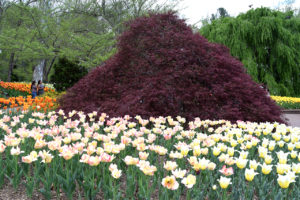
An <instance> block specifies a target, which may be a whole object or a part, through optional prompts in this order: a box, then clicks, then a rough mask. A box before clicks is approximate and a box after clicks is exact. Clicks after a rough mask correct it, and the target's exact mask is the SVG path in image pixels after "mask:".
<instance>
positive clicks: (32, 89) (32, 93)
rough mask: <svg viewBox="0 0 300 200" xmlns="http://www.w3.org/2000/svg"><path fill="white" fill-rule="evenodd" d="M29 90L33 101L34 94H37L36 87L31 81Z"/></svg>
mask: <svg viewBox="0 0 300 200" xmlns="http://www.w3.org/2000/svg"><path fill="white" fill-rule="evenodd" d="M30 88H31V96H32V98H33V99H34V98H35V97H36V93H37V86H36V84H35V81H32V83H31V87H30Z"/></svg>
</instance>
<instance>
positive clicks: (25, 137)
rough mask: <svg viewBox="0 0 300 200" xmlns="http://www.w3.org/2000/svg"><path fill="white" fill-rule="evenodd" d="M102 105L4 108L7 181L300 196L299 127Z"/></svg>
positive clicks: (187, 193)
mask: <svg viewBox="0 0 300 200" xmlns="http://www.w3.org/2000/svg"><path fill="white" fill-rule="evenodd" d="M96 114H97V113H95V112H94V113H90V114H88V115H85V114H83V113H82V112H75V111H73V112H71V113H67V114H64V112H63V111H59V112H54V111H52V112H48V113H40V112H31V111H30V112H29V111H23V112H17V113H12V114H6V113H3V112H2V111H0V127H1V128H0V131H1V135H0V152H1V156H0V168H1V169H2V170H1V171H0V185H3V184H4V182H5V181H7V179H8V180H9V182H10V183H11V184H12V185H13V187H14V188H17V187H18V186H19V185H20V184H24V185H25V186H26V192H27V194H28V196H31V195H32V194H33V192H34V191H38V192H40V193H42V194H43V195H44V197H45V198H46V199H50V198H51V195H52V194H53V193H55V192H56V193H57V195H58V196H59V195H60V194H61V192H63V193H64V194H65V195H66V196H67V197H68V198H69V199H72V197H73V194H74V193H75V191H77V192H78V191H79V193H80V194H81V195H82V197H84V198H85V199H94V198H95V196H96V195H99V194H100V195H101V198H105V199H123V198H125V197H126V198H129V199H132V198H136V199H150V198H155V199H158V198H159V199H179V198H185V199H253V198H254V196H256V197H258V198H259V199H275V198H276V199H286V198H287V196H288V198H291V199H299V197H300V191H299V186H300V182H299V178H298V174H299V172H300V164H299V161H300V153H299V148H300V140H299V137H300V129H299V128H292V127H287V126H285V125H283V124H278V123H273V124H271V123H260V124H257V123H249V122H247V123H246V122H242V121H240V122H238V123H237V124H231V123H230V122H228V121H224V120H219V121H210V120H205V121H201V120H200V119H195V121H193V122H189V123H187V122H185V119H184V118H181V117H177V118H176V119H172V118H171V117H159V118H150V119H148V120H145V119H142V118H141V117H139V116H137V117H135V118H134V119H131V118H130V117H129V116H125V117H123V118H111V119H110V118H108V116H106V115H105V114H101V116H100V117H99V118H97V120H96V121H94V120H95V118H96V117H95V116H96ZM74 116H77V120H76V119H72V117H74ZM87 118H89V122H87V120H86V119H87ZM133 121H135V122H133ZM5 177H6V178H5Z"/></svg>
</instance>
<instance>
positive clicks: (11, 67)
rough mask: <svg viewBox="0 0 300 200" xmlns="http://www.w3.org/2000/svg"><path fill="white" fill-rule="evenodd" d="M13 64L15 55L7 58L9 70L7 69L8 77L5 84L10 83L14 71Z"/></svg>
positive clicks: (12, 54)
mask: <svg viewBox="0 0 300 200" xmlns="http://www.w3.org/2000/svg"><path fill="white" fill-rule="evenodd" d="M14 64H15V53H11V54H10V58H9V68H8V75H7V82H11V76H12V72H13V69H14Z"/></svg>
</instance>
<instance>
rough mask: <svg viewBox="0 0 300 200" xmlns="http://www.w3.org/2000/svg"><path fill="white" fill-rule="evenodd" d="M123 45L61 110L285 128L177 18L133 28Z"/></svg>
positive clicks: (220, 51) (228, 63) (259, 94)
mask: <svg viewBox="0 0 300 200" xmlns="http://www.w3.org/2000/svg"><path fill="white" fill-rule="evenodd" d="M118 41H119V42H118V52H117V53H116V54H115V55H114V56H113V57H111V58H110V59H109V60H108V61H107V62H106V63H105V64H104V65H103V66H99V67H97V68H96V69H94V70H93V71H91V72H90V73H89V74H88V75H87V76H85V77H84V78H83V79H81V80H80V81H79V82H78V83H77V84H75V85H74V86H73V87H72V88H70V89H69V90H68V91H67V93H66V95H65V96H63V98H62V99H61V100H60V105H61V108H62V109H64V110H65V111H67V112H68V111H71V110H73V109H75V110H81V111H84V112H85V113H88V112H92V111H98V113H101V112H105V113H107V114H109V116H111V117H115V116H124V115H131V116H135V115H141V116H142V117H150V116H173V117H176V116H178V115H179V116H182V117H186V118H187V119H188V120H193V119H194V118H195V117H200V118H201V119H211V120H216V119H227V120H231V121H236V120H244V121H246V120H248V121H256V122H263V121H270V122H274V121H277V122H283V120H282V119H281V117H280V115H281V110H280V108H279V107H278V106H277V105H276V104H275V102H274V101H273V100H271V99H270V97H268V96H267V93H266V91H265V90H263V89H262V88H261V87H260V86H259V84H257V83H255V82H254V81H253V80H252V79H251V77H250V76H249V75H248V74H247V73H246V70H245V69H244V67H243V64H242V63H241V62H240V61H239V60H237V59H235V58H234V57H232V56H231V55H230V53H229V50H228V48H226V47H225V46H222V45H219V44H215V43H210V42H208V41H207V40H206V39H205V38H204V37H202V36H200V35H199V34H198V33H193V31H192V29H191V28H190V27H188V26H187V25H186V24H185V21H184V20H181V19H179V18H178V17H177V16H176V14H174V13H172V12H169V13H165V14H150V16H147V17H146V16H145V17H140V18H137V19H135V20H133V21H131V22H130V23H128V27H127V30H126V31H125V32H124V33H123V34H122V35H121V36H120V38H119V40H118Z"/></svg>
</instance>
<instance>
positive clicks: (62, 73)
mask: <svg viewBox="0 0 300 200" xmlns="http://www.w3.org/2000/svg"><path fill="white" fill-rule="evenodd" d="M53 68H54V74H53V75H52V76H51V82H53V86H54V88H55V89H56V90H57V91H64V90H66V89H68V88H70V87H72V86H73V85H74V84H75V83H76V82H77V81H78V80H80V79H81V78H82V77H83V76H85V75H86V74H87V69H86V68H84V67H82V66H80V65H79V64H78V62H71V61H69V60H67V59H66V58H60V59H59V60H58V63H56V64H55V65H54V66H53Z"/></svg>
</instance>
